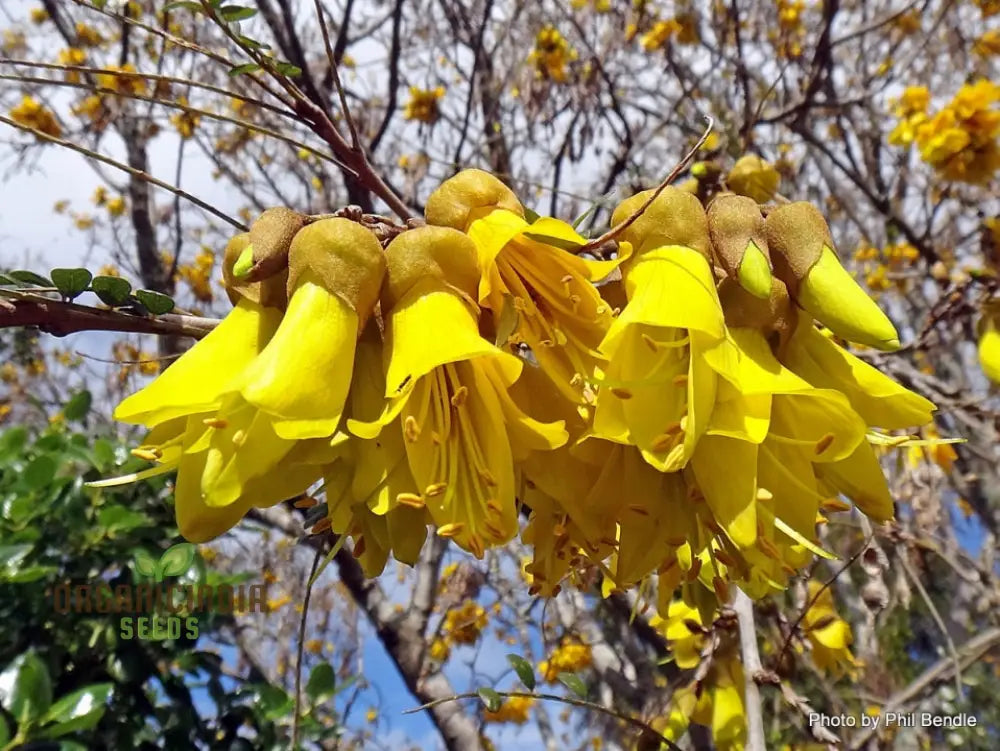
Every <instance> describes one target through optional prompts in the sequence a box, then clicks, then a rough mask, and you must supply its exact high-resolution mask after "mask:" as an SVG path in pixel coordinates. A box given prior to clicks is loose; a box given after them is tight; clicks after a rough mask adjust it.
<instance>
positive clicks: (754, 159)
mask: <svg viewBox="0 0 1000 751" xmlns="http://www.w3.org/2000/svg"><path fill="white" fill-rule="evenodd" d="M780 182H781V175H779V174H778V170H776V169H775V168H774V167H773V166H772V165H771V164H770V163H768V162H765V161H764V160H763V159H761V158H760V157H759V156H756V155H755V154H747V155H746V156H744V157H740V159H739V160H737V162H736V164H734V165H733V168H732V169H731V170H730V171H729V174H728V175H727V176H726V185H728V186H729V189H730V190H731V191H733V193H737V194H739V195H741V196H747V197H749V198H752V199H753V200H755V201H756V202H757V203H767V202H768V201H770V200H771V199H772V198H774V194H775V193H777V192H778V184H779V183H780Z"/></svg>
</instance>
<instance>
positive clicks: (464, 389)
mask: <svg viewBox="0 0 1000 751" xmlns="http://www.w3.org/2000/svg"><path fill="white" fill-rule="evenodd" d="M468 397H469V388H468V386H459V387H458V388H457V389H455V393H454V394H452V395H451V406H453V407H461V406H462V405H463V404H465V400H466V399H468Z"/></svg>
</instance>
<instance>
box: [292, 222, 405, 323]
mask: <svg viewBox="0 0 1000 751" xmlns="http://www.w3.org/2000/svg"><path fill="white" fill-rule="evenodd" d="M307 273H309V274H311V275H312V276H314V277H315V279H316V280H317V282H318V283H319V284H322V285H323V288H324V289H326V290H327V291H328V292H330V293H332V294H334V295H337V297H339V298H340V299H341V300H343V301H344V302H345V303H347V304H348V305H349V306H350V307H351V309H352V310H354V311H355V312H356V313H357V314H358V316H359V319H360V321H361V325H360V326H359V329H363V328H364V322H365V321H366V320H367V319H368V316H369V315H371V312H372V309H373V308H374V307H375V302H376V301H377V300H378V294H379V290H380V288H381V286H382V280H383V278H384V277H385V254H384V253H383V252H382V245H381V244H380V243H379V241H378V239H376V237H375V235H374V234H373V233H372V232H371V230H368V229H365V228H364V227H362V226H361V225H360V224H357V223H356V222H352V221H351V220H350V219H341V218H339V217H337V218H333V219H321V220H320V221H318V222H313V223H312V224H309V225H307V226H306V227H303V228H302V229H301V230H300V231H299V232H298V234H296V235H295V239H293V240H292V244H291V249H290V251H289V253H288V295H289V297H291V295H292V294H293V293H294V291H295V288H296V287H297V286H298V285H299V284H300V283H301V281H302V278H303V276H304V275H305V274H307Z"/></svg>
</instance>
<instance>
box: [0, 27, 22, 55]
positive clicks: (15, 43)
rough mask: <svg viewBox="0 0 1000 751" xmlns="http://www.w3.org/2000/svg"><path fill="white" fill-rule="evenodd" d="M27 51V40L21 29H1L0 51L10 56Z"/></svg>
mask: <svg viewBox="0 0 1000 751" xmlns="http://www.w3.org/2000/svg"><path fill="white" fill-rule="evenodd" d="M27 51H28V40H27V38H26V37H25V36H24V32H23V31H14V30H12V29H4V30H3V38H2V40H0V52H3V53H4V54H5V55H10V56H11V57H14V56H18V55H23V54H24V53H25V52H27Z"/></svg>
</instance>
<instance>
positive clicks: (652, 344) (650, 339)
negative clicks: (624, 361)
mask: <svg viewBox="0 0 1000 751" xmlns="http://www.w3.org/2000/svg"><path fill="white" fill-rule="evenodd" d="M642 341H643V342H645V343H646V346H647V347H649V348H650V349H651V350H653V352H657V351H659V349H660V345H659V344H658V343H657V341H656V340H655V339H654V338H653V337H651V336H650V335H649V334H642Z"/></svg>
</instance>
